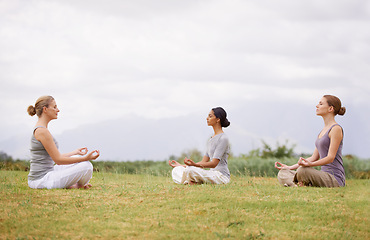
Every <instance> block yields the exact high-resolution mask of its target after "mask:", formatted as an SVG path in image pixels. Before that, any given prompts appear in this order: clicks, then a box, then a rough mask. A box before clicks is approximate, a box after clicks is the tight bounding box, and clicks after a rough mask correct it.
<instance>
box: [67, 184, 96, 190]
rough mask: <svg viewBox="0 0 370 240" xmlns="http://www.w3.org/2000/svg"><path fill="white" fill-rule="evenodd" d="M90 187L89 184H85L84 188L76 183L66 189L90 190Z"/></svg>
mask: <svg viewBox="0 0 370 240" xmlns="http://www.w3.org/2000/svg"><path fill="white" fill-rule="evenodd" d="M91 187H92V185H91V184H90V183H88V184H86V185H85V186H82V185H79V184H78V183H76V184H73V185H72V186H70V187H68V188H67V189H77V188H83V189H90V188H91Z"/></svg>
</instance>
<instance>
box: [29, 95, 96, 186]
mask: <svg viewBox="0 0 370 240" xmlns="http://www.w3.org/2000/svg"><path fill="white" fill-rule="evenodd" d="M27 112H28V114H29V115H31V116H34V115H37V116H38V121H37V123H36V126H35V128H34V129H33V134H32V138H31V166H30V173H29V174H28V186H29V187H30V188H47V189H51V188H85V189H88V188H90V187H91V184H89V181H90V179H91V177H92V172H93V166H92V164H91V162H90V161H89V160H95V159H96V158H98V157H99V151H98V150H95V151H92V152H90V153H88V151H87V148H79V149H76V150H74V151H72V152H70V153H64V154H62V153H60V152H59V150H58V143H57V142H56V141H55V139H54V138H53V136H52V135H51V134H50V132H49V130H48V124H49V122H50V121H51V120H53V119H57V118H58V113H59V109H58V107H57V104H56V102H55V100H54V98H53V97H52V96H43V97H40V98H39V99H37V101H36V104H35V106H32V105H30V106H29V107H28V109H27ZM74 155H80V156H81V157H72V156H74Z"/></svg>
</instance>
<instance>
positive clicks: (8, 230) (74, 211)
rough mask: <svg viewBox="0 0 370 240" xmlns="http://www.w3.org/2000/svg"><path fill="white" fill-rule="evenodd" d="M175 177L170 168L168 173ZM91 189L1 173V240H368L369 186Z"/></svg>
mask: <svg viewBox="0 0 370 240" xmlns="http://www.w3.org/2000/svg"><path fill="white" fill-rule="evenodd" d="M169 170H170V169H169ZM91 183H92V184H93V188H92V189H90V190H78V189H74V190H66V189H58V190H33V189H30V188H28V186H27V172H21V171H0V204H1V207H0V239H369V238H370V235H369V232H370V229H369V228H370V227H369V226H370V222H369V219H368V217H369V212H370V209H369V199H370V198H369V197H370V194H369V193H370V191H369V183H370V180H364V179H350V180H348V181H347V186H346V187H344V188H335V189H324V188H284V187H280V186H279V185H278V183H277V180H276V179H275V178H260V177H246V176H238V177H235V176H234V177H233V178H232V181H231V183H230V184H228V185H219V186H215V185H197V186H183V185H176V184H174V183H173V182H172V180H171V179H170V177H164V176H153V175H149V174H148V175H127V174H114V173H103V172H99V173H94V176H93V179H92V180H91Z"/></svg>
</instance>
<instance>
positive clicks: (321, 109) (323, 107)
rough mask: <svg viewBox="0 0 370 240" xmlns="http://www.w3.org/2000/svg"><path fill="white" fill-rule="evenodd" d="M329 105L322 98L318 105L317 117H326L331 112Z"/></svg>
mask: <svg viewBox="0 0 370 240" xmlns="http://www.w3.org/2000/svg"><path fill="white" fill-rule="evenodd" d="M329 108H330V106H329V104H328V101H327V100H326V98H324V97H323V98H321V100H320V102H319V104H317V105H316V115H319V116H321V115H324V114H326V113H328V112H329Z"/></svg>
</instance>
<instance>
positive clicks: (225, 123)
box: [221, 118, 230, 128]
mask: <svg viewBox="0 0 370 240" xmlns="http://www.w3.org/2000/svg"><path fill="white" fill-rule="evenodd" d="M228 126H230V122H229V120H227V118H226V119H225V120H224V121H223V122H222V123H221V127H225V128H226V127H228Z"/></svg>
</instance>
